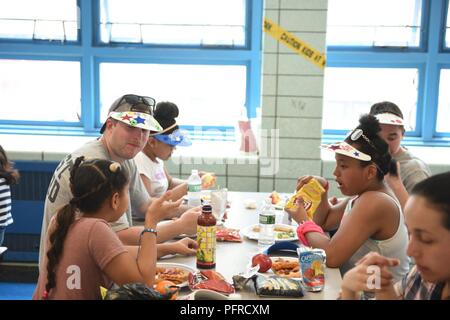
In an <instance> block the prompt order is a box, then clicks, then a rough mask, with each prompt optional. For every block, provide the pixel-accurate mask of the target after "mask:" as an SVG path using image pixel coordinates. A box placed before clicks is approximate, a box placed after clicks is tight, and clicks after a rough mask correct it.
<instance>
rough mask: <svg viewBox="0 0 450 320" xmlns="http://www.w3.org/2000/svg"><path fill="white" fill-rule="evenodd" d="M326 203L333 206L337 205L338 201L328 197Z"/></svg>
mask: <svg viewBox="0 0 450 320" xmlns="http://www.w3.org/2000/svg"><path fill="white" fill-rule="evenodd" d="M328 203H329V204H330V206H335V205H337V204H338V203H339V199H338V198H337V197H330V198H328Z"/></svg>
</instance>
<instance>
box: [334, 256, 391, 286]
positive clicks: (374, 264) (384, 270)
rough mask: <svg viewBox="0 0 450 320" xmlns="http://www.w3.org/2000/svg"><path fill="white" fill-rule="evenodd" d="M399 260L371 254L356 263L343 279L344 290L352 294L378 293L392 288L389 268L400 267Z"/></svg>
mask: <svg viewBox="0 0 450 320" xmlns="http://www.w3.org/2000/svg"><path fill="white" fill-rule="evenodd" d="M398 263H399V261H398V259H392V258H386V257H383V256H381V255H379V254H378V253H375V252H371V253H369V254H367V255H366V256H364V257H363V258H362V259H361V260H359V261H358V262H357V263H356V266H355V267H354V268H353V269H351V270H349V271H348V272H347V273H346V274H345V275H344V277H343V279H342V289H343V290H344V291H350V292H354V293H356V292H360V291H368V292H376V291H382V290H386V289H387V288H389V287H391V286H392V280H393V276H392V273H391V272H390V271H389V269H388V267H391V266H396V265H398Z"/></svg>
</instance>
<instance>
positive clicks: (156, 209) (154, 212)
mask: <svg viewBox="0 0 450 320" xmlns="http://www.w3.org/2000/svg"><path fill="white" fill-rule="evenodd" d="M171 196H172V191H167V192H166V193H164V194H163V195H162V196H161V197H159V198H154V199H153V201H152V203H151V204H150V205H149V207H148V208H147V212H146V214H145V220H146V221H147V220H151V221H152V222H154V223H158V222H159V221H161V220H163V219H165V218H166V217H167V216H168V215H169V214H170V213H171V212H173V211H174V210H176V209H177V208H178V207H179V206H180V205H181V202H182V200H183V199H179V200H178V201H172V200H170V197H171Z"/></svg>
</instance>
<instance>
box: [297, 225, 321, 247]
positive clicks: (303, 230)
mask: <svg viewBox="0 0 450 320" xmlns="http://www.w3.org/2000/svg"><path fill="white" fill-rule="evenodd" d="M308 232H318V233H321V234H325V232H323V230H322V228H321V227H320V226H318V225H317V224H316V223H315V222H314V221H311V220H308V221H305V222H303V223H302V224H299V225H298V227H297V236H298V239H299V240H300V242H301V243H302V244H303V245H305V246H307V247H309V246H310V245H309V242H308V240H307V239H306V236H305V235H306V234H307V233H308Z"/></svg>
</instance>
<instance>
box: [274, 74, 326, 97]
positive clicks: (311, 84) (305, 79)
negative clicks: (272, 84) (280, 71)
mask: <svg viewBox="0 0 450 320" xmlns="http://www.w3.org/2000/svg"><path fill="white" fill-rule="evenodd" d="M278 94H279V95H284V96H313V97H322V96H323V77H311V76H279V77H278Z"/></svg>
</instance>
